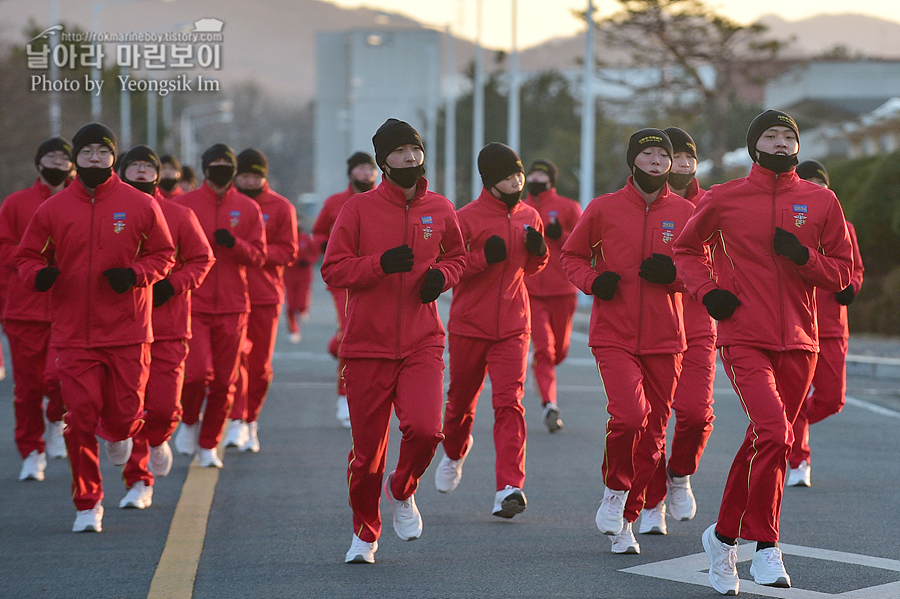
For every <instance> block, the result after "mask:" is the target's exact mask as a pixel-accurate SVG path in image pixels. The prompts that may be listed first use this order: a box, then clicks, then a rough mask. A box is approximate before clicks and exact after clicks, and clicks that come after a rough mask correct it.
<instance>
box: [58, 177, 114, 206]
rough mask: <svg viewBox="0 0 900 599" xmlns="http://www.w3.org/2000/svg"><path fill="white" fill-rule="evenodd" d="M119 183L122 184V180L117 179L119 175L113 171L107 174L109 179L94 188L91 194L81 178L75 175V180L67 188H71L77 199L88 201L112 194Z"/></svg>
mask: <svg viewBox="0 0 900 599" xmlns="http://www.w3.org/2000/svg"><path fill="white" fill-rule="evenodd" d="M120 185H122V180H121V179H119V176H118V175H117V174H116V173H115V172H113V174H112V175H110V176H109V179H107V180H106V181H104V182H103V183H101V184H100V185H98V186H97V187H96V188H95V189H94V194H93V195H91V194H90V193H89V192H88V190H87V188H86V187H85V186H84V183H82V182H81V179H80V178H78V177H76V182H75V183H72V184H71V185H69V187H68V188H67V189H72V191H73V193H74V194H75V197H77V198H78V199H80V200H84V201H86V202H90V201H91V200H102V199H103V198H106V197H108V196H110V195H112V194H113V193H115V192H116V191H117V190H118V189H119V186H120Z"/></svg>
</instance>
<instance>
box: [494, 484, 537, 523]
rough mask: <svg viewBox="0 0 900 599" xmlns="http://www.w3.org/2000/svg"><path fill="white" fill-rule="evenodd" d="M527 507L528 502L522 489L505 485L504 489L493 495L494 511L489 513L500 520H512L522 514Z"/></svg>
mask: <svg viewBox="0 0 900 599" xmlns="http://www.w3.org/2000/svg"><path fill="white" fill-rule="evenodd" d="M527 507H528V500H527V499H525V493H523V492H522V489H520V488H518V487H513V486H511V485H506V488H504V489H501V490H499V491H497V492H496V493H494V509H493V511H492V512H491V513H492V514H493V515H495V516H498V517H500V518H512V517H513V516H515V515H516V514H521V513H522V512H524V511H525V508H527Z"/></svg>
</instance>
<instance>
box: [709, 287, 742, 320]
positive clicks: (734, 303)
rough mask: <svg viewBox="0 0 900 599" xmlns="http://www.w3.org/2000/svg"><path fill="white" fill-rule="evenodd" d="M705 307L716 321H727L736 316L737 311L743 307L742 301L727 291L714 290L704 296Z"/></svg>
mask: <svg viewBox="0 0 900 599" xmlns="http://www.w3.org/2000/svg"><path fill="white" fill-rule="evenodd" d="M703 305H704V306H706V311H707V312H709V315H710V316H712V317H713V318H715V319H716V320H725V319H726V318H730V317H731V315H732V314H734V311H735V309H736V308H737V307H738V306H740V305H741V300H739V299H738V298H737V296H736V295H735V294H733V293H731V292H730V291H728V290H727V289H713V290H712V291H710V292H709V293H707V294H706V295H704V296H703Z"/></svg>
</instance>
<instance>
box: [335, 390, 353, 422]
mask: <svg viewBox="0 0 900 599" xmlns="http://www.w3.org/2000/svg"><path fill="white" fill-rule="evenodd" d="M337 419H338V420H339V421H340V423H341V426H343V427H344V428H350V406H348V405H347V396H346V395H338V398H337Z"/></svg>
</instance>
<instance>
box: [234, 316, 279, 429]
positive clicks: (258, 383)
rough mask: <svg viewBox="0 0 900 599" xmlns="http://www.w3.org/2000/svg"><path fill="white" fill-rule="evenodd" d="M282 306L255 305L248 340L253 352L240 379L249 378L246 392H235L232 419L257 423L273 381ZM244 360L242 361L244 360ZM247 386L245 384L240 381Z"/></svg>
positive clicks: (248, 324) (248, 353)
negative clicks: (274, 356) (273, 354)
mask: <svg viewBox="0 0 900 599" xmlns="http://www.w3.org/2000/svg"><path fill="white" fill-rule="evenodd" d="M280 314H281V306H280V305H276V304H271V305H268V304H267V305H254V306H252V307H251V308H250V316H249V317H248V319H247V341H248V342H249V346H250V349H249V351H248V352H246V354H243V352H242V355H245V356H246V362H245V366H242V367H241V368H240V373H241V374H240V375H239V378H243V377H244V376H246V393H241V392H240V390H239V391H238V392H236V393H235V396H234V406H233V407H232V408H231V419H232V420H244V421H246V422H256V420H257V419H258V418H259V413H260V411H261V410H262V407H263V404H264V403H265V401H266V394H267V393H268V392H269V384H270V383H271V382H272V353H273V352H274V351H275V339H276V337H277V335H278V317H279V316H280ZM242 360H243V358H242ZM239 386H240V387H244V383H243V382H239Z"/></svg>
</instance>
